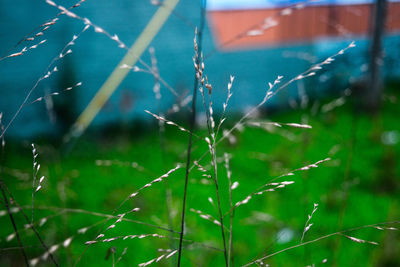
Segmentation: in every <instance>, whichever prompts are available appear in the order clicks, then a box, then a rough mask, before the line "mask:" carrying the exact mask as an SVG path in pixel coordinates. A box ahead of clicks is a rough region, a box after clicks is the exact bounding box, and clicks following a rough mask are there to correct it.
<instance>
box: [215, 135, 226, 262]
mask: <svg viewBox="0 0 400 267" xmlns="http://www.w3.org/2000/svg"><path fill="white" fill-rule="evenodd" d="M212 154H213V155H212V156H213V166H214V182H215V190H216V192H217V204H218V213H219V221H220V224H221V235H222V242H223V244H224V256H225V266H228V254H227V249H226V239H225V231H224V220H223V217H224V216H223V214H222V209H221V200H220V196H219V189H218V179H217V158H216V155H215V142H214V146H213V151H212Z"/></svg>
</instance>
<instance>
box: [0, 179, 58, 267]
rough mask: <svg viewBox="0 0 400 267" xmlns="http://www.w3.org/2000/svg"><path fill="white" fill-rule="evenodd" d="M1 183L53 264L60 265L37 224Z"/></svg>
mask: <svg viewBox="0 0 400 267" xmlns="http://www.w3.org/2000/svg"><path fill="white" fill-rule="evenodd" d="M1 184H2V188H3V186H4V189H5V190H6V191H7V193H8V195H9V196H10V197H11V198H12V199H14V203H15V205H16V206H17V207H18V209H19V211H20V212H21V214H22V216H23V217H24V219H25V221H26V222H27V224H28V226H29V228H31V229H32V231H33V232H34V233H35V235H36V237H37V239H38V240H39V242H40V244H41V245H42V247H43V248H44V250H45V251H46V252H47V253H49V256H50V259H51V261H52V262H53V264H54V265H55V266H57V267H58V266H59V265H58V263H57V261H56V259H55V258H54V256H53V253H51V252H50V251H49V247H48V246H47V245H46V243H44V241H43V239H42V237H41V236H40V234H39V232H38V231H37V230H36V228H35V226H34V225H33V224H32V223H30V219H29V217H28V215H26V213H25V212H24V210H23V209H22V207H21V206H20V205H19V204H18V203H17V202H16V201H15V198H14V197H13V195H12V194H11V192H10V190H9V189H8V188H7V186H6V185H5V184H4V183H1Z"/></svg>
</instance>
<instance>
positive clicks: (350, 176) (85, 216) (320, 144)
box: [0, 83, 400, 266]
mask: <svg viewBox="0 0 400 267" xmlns="http://www.w3.org/2000/svg"><path fill="white" fill-rule="evenodd" d="M397 86H398V84H397V83H393V84H389V85H388V86H387V87H386V88H385V99H386V100H385V101H384V105H383V107H382V111H381V113H380V114H379V115H377V116H374V117H371V116H370V115H368V114H366V113H364V112H361V111H360V110H359V109H357V108H356V106H354V105H353V102H354V98H356V97H357V96H352V95H350V96H339V98H340V99H342V100H343V101H341V103H342V105H341V106H337V107H336V108H333V106H332V103H337V102H338V99H339V98H337V97H338V96H332V97H331V98H327V99H324V100H321V101H314V102H313V103H310V104H309V105H308V107H306V108H304V109H300V108H298V109H288V111H286V112H279V113H276V112H269V110H268V109H266V110H265V109H264V110H263V117H264V116H266V118H268V120H271V121H274V122H282V123H290V122H302V123H306V124H309V125H312V129H300V128H292V127H287V126H283V127H281V128H279V127H268V129H260V128H254V127H250V126H249V125H245V126H244V127H243V128H242V129H241V130H240V131H238V130H237V131H234V133H233V136H232V138H233V139H232V140H231V141H232V142H228V141H225V142H222V143H221V144H220V145H219V146H218V148H217V157H218V159H220V160H221V161H222V162H221V163H220V164H219V165H218V175H219V178H218V179H219V183H220V190H221V194H222V197H221V198H222V199H221V201H222V207H223V211H224V212H227V211H228V210H229V202H228V199H229V198H228V180H227V177H226V170H225V168H224V166H223V164H224V163H223V153H224V152H227V153H229V154H230V155H231V156H232V158H231V170H232V180H233V181H238V182H239V186H238V187H237V188H236V189H235V190H233V202H234V203H236V202H238V201H241V200H243V199H244V198H245V197H246V196H247V195H248V194H250V193H251V192H253V191H254V190H255V189H256V188H258V187H259V186H261V185H263V184H265V183H268V181H270V180H271V179H272V178H274V177H277V176H279V175H281V174H284V173H287V172H290V171H291V170H294V169H297V168H300V167H303V166H305V165H308V164H311V163H314V162H316V161H318V160H321V159H324V158H326V157H330V158H331V160H330V161H327V162H325V163H322V164H321V165H320V166H319V167H318V168H312V169H310V170H308V171H299V172H295V175H294V176H288V177H283V178H281V179H279V180H278V181H284V180H286V181H295V183H294V184H292V185H288V186H286V187H285V188H282V189H277V190H276V191H275V192H267V193H265V194H263V195H260V196H255V197H253V198H252V199H251V200H250V201H249V203H248V204H246V205H242V206H240V207H238V208H237V209H236V211H235V214H234V221H233V222H234V224H233V237H234V242H233V248H234V263H235V265H236V266H241V265H243V264H245V263H248V262H250V261H251V260H254V259H257V258H259V257H261V256H265V255H268V254H271V253H273V252H275V251H279V250H280V249H283V248H286V247H289V246H291V245H295V244H298V243H299V242H300V238H301V235H302V232H303V229H304V225H305V222H306V219H307V215H308V214H310V213H311V211H312V209H313V203H318V204H319V206H318V209H317V211H316V212H315V213H314V215H313V217H312V219H311V221H310V222H311V223H313V225H312V227H311V228H310V230H309V231H308V232H307V233H306V235H305V239H304V240H305V241H308V240H312V239H314V238H318V237H320V236H324V235H326V234H330V233H333V232H337V231H339V230H343V229H348V228H352V227H356V226H362V225H368V224H374V223H378V222H388V221H394V220H396V219H398V218H399V210H400V209H399V203H400V202H399V196H400V194H399V189H400V184H399V175H400V165H399V156H400V146H399V143H398V142H399V132H400V124H399V123H398V114H399V112H400V110H399V104H398V98H399V94H398V90H397V88H398V87H397ZM343 103H344V104H343ZM329 107H331V108H329ZM329 109H330V110H329ZM237 116H239V115H237ZM264 118H265V117H264ZM235 120H236V119H235V115H231V116H230V117H229V119H228V122H227V125H226V127H227V128H229V127H228V126H229V125H230V124H231V123H233V122H234V121H235ZM183 124H184V123H183ZM133 125H134V126H132V127H131V128H129V127H118V126H113V127H109V128H106V129H102V130H101V131H100V129H93V130H92V132H90V133H88V134H86V135H85V136H83V137H82V138H81V139H79V140H78V141H77V143H76V144H75V145H74V146H73V147H72V148H66V147H61V148H60V147H59V146H57V145H55V144H52V142H49V140H48V139H44V140H37V141H36V142H35V145H36V147H37V150H38V153H39V156H38V157H37V161H38V162H39V163H40V164H41V169H40V171H39V174H38V176H41V175H44V176H45V180H44V182H43V189H41V190H40V191H39V192H38V193H37V194H36V196H35V224H36V227H37V229H38V231H39V232H40V234H41V236H42V237H43V238H44V240H45V242H46V243H47V244H49V245H54V244H60V247H59V248H57V250H56V251H55V252H54V254H55V257H56V258H57V260H58V261H59V262H60V264H61V265H62V266H73V265H74V264H75V263H77V261H78V259H79V261H78V266H92V265H97V266H112V264H113V257H114V261H117V260H118V258H119V257H120V255H121V253H122V252H123V251H124V248H127V250H126V254H125V255H123V256H122V258H121V260H120V261H119V262H118V264H117V265H119V266H134V265H136V264H139V263H142V262H147V261H149V260H151V259H152V258H155V257H158V256H160V255H162V254H164V253H165V252H162V251H159V250H162V249H171V248H176V246H177V242H178V241H177V239H176V238H177V237H178V234H177V233H171V232H169V231H166V230H163V229H159V228H157V227H154V226H161V227H164V228H167V229H173V230H175V231H176V232H179V223H180V216H181V204H182V202H181V199H182V194H183V185H184V169H183V168H182V169H179V170H177V171H176V172H174V173H172V174H171V175H170V176H169V177H168V178H166V179H165V180H164V181H163V182H161V183H156V184H154V185H153V186H151V187H149V188H145V189H144V190H143V191H141V192H140V193H139V195H138V196H136V197H135V198H133V199H131V200H129V201H127V202H126V203H125V204H124V205H123V206H122V207H121V208H120V209H118V210H116V211H115V208H116V207H118V206H119V204H120V203H121V202H122V201H123V200H124V199H125V198H126V197H127V196H129V195H130V194H131V193H133V192H135V191H136V190H137V189H138V188H140V187H142V186H143V185H145V184H146V183H148V182H150V181H152V180H154V179H155V178H157V177H159V176H160V175H162V174H164V173H165V172H166V171H168V170H169V169H171V168H173V167H174V166H175V165H176V163H177V162H182V163H183V162H185V159H186V156H185V151H186V148H187V139H188V135H187V133H185V132H181V131H179V130H178V129H177V128H175V127H173V126H168V125H167V126H166V132H165V134H164V135H161V136H160V134H159V132H158V130H157V126H156V125H157V123H156V122H154V125H153V126H152V125H149V123H148V122H146V123H144V122H137V123H136V124H133ZM205 133H206V130H205V129H204V128H201V127H199V128H198V129H197V130H196V134H197V135H198V136H200V137H201V136H202V135H204V134H205ZM201 138H203V137H201ZM193 149H194V151H193V155H194V157H193V158H194V159H198V158H199V157H200V156H201V155H202V154H203V153H204V152H206V151H207V147H206V145H205V142H203V141H201V140H200V139H198V138H195V143H194V147H193ZM66 151H70V152H66ZM3 156H4V161H3V164H2V166H3V171H2V176H3V179H4V180H5V181H7V186H8V187H9V189H10V191H11V192H12V193H13V196H14V197H15V200H17V201H18V203H19V204H21V205H25V212H26V213H27V214H28V217H30V203H31V189H32V152H31V144H30V143H28V142H25V143H22V144H21V142H13V141H10V142H7V143H6V146H5V151H4V154H3ZM200 164H201V165H202V166H204V167H205V168H206V169H208V170H210V157H209V156H206V157H205V158H204V159H203V160H202V161H200ZM202 174H203V173H202V172H200V171H198V170H197V168H194V169H193V171H192V172H191V174H190V184H189V189H188V213H187V225H186V235H185V239H187V240H190V241H186V242H184V245H185V247H184V252H183V266H211V265H215V266H222V265H223V253H222V252H221V248H222V243H221V238H220V228H219V226H217V225H215V224H213V223H212V222H210V221H207V220H205V219H202V218H201V217H200V216H199V215H198V214H196V213H194V212H190V211H189V209H190V208H192V209H195V210H201V211H202V212H204V213H205V214H210V215H212V216H213V217H217V210H216V206H215V203H216V195H215V187H214V185H213V183H212V181H211V180H209V179H208V178H204V177H203V176H202ZM210 197H211V198H212V199H213V203H214V204H212V203H211V202H210V201H209V200H208V198H210ZM11 201H12V200H11ZM135 207H139V208H140V211H139V212H136V213H132V214H128V215H126V217H124V218H125V219H127V220H128V221H122V222H120V223H118V224H116V227H115V228H114V229H111V230H109V231H107V232H105V237H104V238H111V237H117V236H127V235H137V234H150V233H158V234H160V235H163V236H165V238H158V237H146V238H142V239H127V240H120V239H119V240H115V241H113V242H109V243H100V244H93V245H91V246H90V247H86V246H85V244H84V243H85V242H86V241H90V240H93V238H95V237H96V235H97V234H98V233H99V231H100V230H101V229H103V230H104V229H105V228H106V227H108V226H109V225H111V224H112V222H114V221H115V220H116V219H112V220H109V221H108V222H105V219H106V218H107V217H106V216H107V215H110V214H112V213H113V212H114V211H115V213H114V214H115V215H116V214H120V213H123V212H126V211H128V210H131V209H133V208H135ZM1 214H2V216H1V217H0V220H1V225H2V227H1V230H0V231H1V244H2V249H1V255H2V256H1V259H0V260H1V265H2V266H20V265H22V264H23V262H22V257H21V254H20V251H19V250H18V248H17V243H16V239H15V238H13V239H12V240H10V241H7V238H8V236H9V235H10V234H12V233H13V231H12V228H11V224H10V221H9V218H8V216H7V214H6V213H5V211H4V210H3V211H2V213H1ZM14 216H15V218H16V220H17V223H18V228H19V229H20V233H21V237H22V240H23V243H24V245H25V246H26V251H27V253H28V255H29V257H30V258H36V257H40V256H41V255H43V253H44V251H43V248H41V246H40V244H39V243H38V240H37V239H36V238H35V236H34V235H33V233H32V231H30V230H23V228H24V224H25V221H24V219H23V217H22V216H21V215H20V213H19V212H16V213H15V214H14ZM43 218H46V222H44V221H43ZM131 220H132V221H131ZM228 221H229V220H228V216H227V217H225V222H226V225H228ZM391 226H394V227H395V226H396V225H391ZM79 229H87V231H86V232H85V233H78V232H79ZM347 235H349V236H353V237H357V238H361V239H364V240H368V241H374V242H378V243H379V246H376V245H372V244H368V243H366V244H360V243H356V242H353V241H351V240H349V239H348V238H346V237H344V236H334V237H331V238H328V239H324V240H322V241H319V242H315V243H313V244H311V245H307V246H304V247H300V248H296V249H293V250H289V251H287V252H284V253H281V254H278V255H276V256H274V257H271V258H270V259H268V260H266V261H265V263H268V264H270V265H271V266H306V265H312V264H315V265H316V266H320V265H323V263H322V261H323V260H324V259H326V260H327V262H326V264H325V265H328V266H396V265H397V264H398V263H399V260H400V258H399V254H398V251H399V249H400V243H399V239H400V236H399V233H398V231H390V230H386V231H380V230H378V229H375V228H367V229H362V230H359V231H355V232H351V233H347ZM70 237H72V238H73V239H72V242H71V244H70V245H69V246H68V247H66V248H64V247H63V246H62V242H63V241H64V240H66V239H68V238H70ZM13 247H14V248H13ZM107 255H108V256H107ZM80 256H82V257H81V258H80ZM175 263H176V259H175V258H172V259H171V260H161V261H160V262H159V264H160V265H161V266H170V265H171V264H172V265H173V264H175ZM40 264H43V265H44V266H47V265H49V266H50V265H52V264H51V262H50V261H49V259H48V258H47V259H46V260H41V261H40Z"/></svg>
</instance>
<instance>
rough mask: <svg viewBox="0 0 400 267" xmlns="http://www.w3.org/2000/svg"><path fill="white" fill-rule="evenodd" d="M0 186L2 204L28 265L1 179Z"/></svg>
mask: <svg viewBox="0 0 400 267" xmlns="http://www.w3.org/2000/svg"><path fill="white" fill-rule="evenodd" d="M0 188H1V194H2V195H3V200H4V205H5V206H6V209H7V213H8V216H9V217H10V220H11V224H12V226H13V228H14V233H15V236H16V237H17V240H18V244H19V248H20V250H21V253H22V255H23V257H24V261H25V264H26V266H29V261H28V257H27V256H26V253H25V249H24V245H23V244H22V241H21V238H20V236H19V233H18V228H17V225H16V224H15V220H14V217H13V215H12V213H11V211H10V206H9V203H8V198H7V195H6V192H5V190H4V183H3V180H0Z"/></svg>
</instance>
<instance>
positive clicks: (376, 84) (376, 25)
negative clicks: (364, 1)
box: [366, 0, 387, 113]
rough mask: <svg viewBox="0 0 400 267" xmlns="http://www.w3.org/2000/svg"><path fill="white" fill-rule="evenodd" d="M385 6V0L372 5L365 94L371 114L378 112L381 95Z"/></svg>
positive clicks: (379, 0) (378, 0)
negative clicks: (368, 63)
mask: <svg viewBox="0 0 400 267" xmlns="http://www.w3.org/2000/svg"><path fill="white" fill-rule="evenodd" d="M386 6H387V0H376V3H375V5H372V11H373V14H372V16H371V17H372V18H373V21H372V23H371V25H372V36H371V39H372V40H371V41H372V44H371V56H370V67H369V72H370V73H369V75H370V77H369V88H368V89H369V90H368V92H367V99H366V100H367V102H366V104H367V108H369V110H370V111H371V112H373V113H377V112H378V111H379V106H380V101H381V95H382V77H381V76H382V70H381V67H382V65H383V49H382V39H383V35H384V31H385V18H386Z"/></svg>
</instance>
